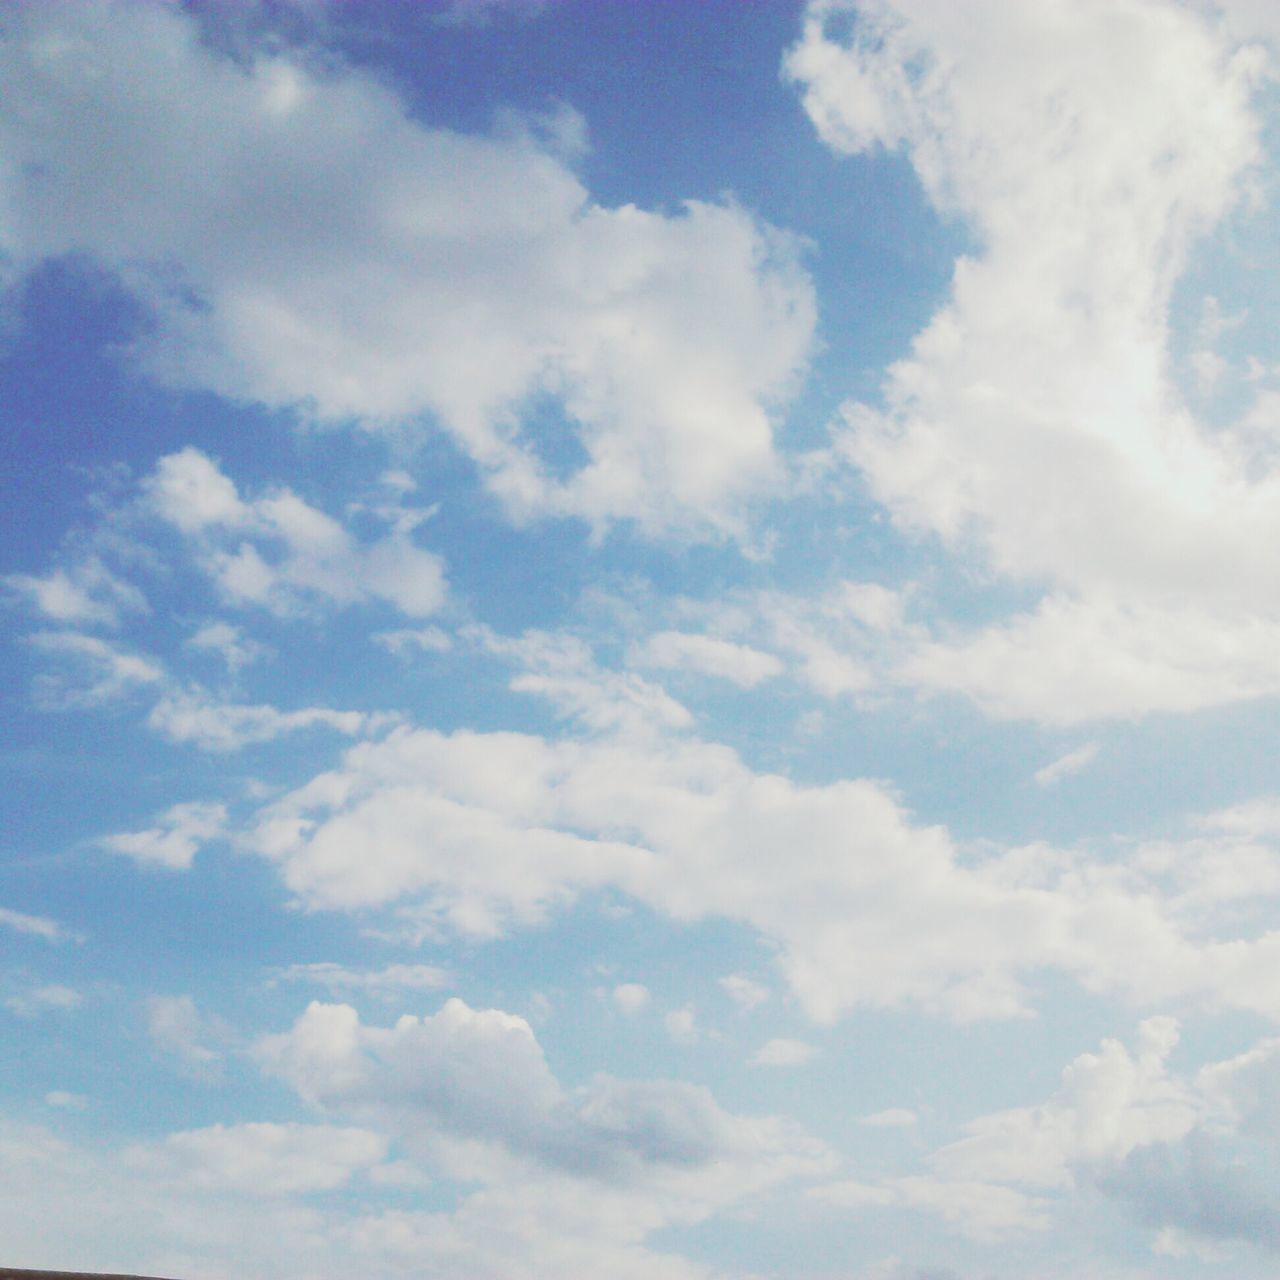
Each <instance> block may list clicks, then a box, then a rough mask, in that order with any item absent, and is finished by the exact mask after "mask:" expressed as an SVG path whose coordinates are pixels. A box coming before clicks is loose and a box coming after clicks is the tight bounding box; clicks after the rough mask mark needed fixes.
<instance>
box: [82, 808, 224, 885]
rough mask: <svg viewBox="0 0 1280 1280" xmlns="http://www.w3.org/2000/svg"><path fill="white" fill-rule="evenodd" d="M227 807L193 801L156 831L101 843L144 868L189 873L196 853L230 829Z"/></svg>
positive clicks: (121, 835)
mask: <svg viewBox="0 0 1280 1280" xmlns="http://www.w3.org/2000/svg"><path fill="white" fill-rule="evenodd" d="M226 823H227V807H226V805H222V804H208V803H203V802H200V801H193V802H190V803H187V804H176V805H174V806H173V808H171V809H170V810H169V811H168V812H167V813H165V814H164V815H163V816H162V817H161V818H160V820H159V822H158V823H157V824H156V825H155V826H154V827H148V828H147V829H146V830H145V831H125V832H120V833H119V834H117V835H112V836H104V837H103V838H102V839H101V840H100V841H99V842H98V843H99V844H101V845H102V846H103V847H104V848H106V849H110V850H111V851H112V852H113V853H123V854H126V855H127V856H128V857H130V858H133V859H134V860H135V861H137V862H140V863H143V864H148V863H149V864H151V865H155V866H161V867H167V868H168V869H169V870H171V871H185V870H186V869H187V868H188V867H190V866H191V863H192V860H193V859H194V858H195V856H196V853H197V852H198V851H199V850H200V849H201V848H202V847H203V845H204V844H205V843H207V842H208V841H210V840H216V839H218V838H219V837H220V836H221V835H222V834H223V832H224V831H225V829H226Z"/></svg>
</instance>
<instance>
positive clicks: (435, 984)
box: [276, 961, 449, 1000]
mask: <svg viewBox="0 0 1280 1280" xmlns="http://www.w3.org/2000/svg"><path fill="white" fill-rule="evenodd" d="M276 979H277V980H278V981H280V982H304V983H308V984H310V985H313V986H318V987H326V988H327V989H328V990H329V991H332V992H341V991H358V992H367V993H368V994H369V995H373V996H376V997H378V998H379V999H383V1000H390V999H394V998H396V997H399V996H401V995H403V994H405V993H406V992H416V991H436V990H438V989H439V988H440V987H443V986H446V985H447V984H448V982H449V973H448V971H447V970H445V969H441V968H440V967H439V966H438V965H432V964H389V965H387V966H386V967H385V968H383V969H352V968H349V967H347V966H346V965H341V964H335V963H333V962H332V961H317V962H313V963H311V964H291V965H289V966H288V968H286V969H282V970H281V971H280V972H279V974H277V975H276Z"/></svg>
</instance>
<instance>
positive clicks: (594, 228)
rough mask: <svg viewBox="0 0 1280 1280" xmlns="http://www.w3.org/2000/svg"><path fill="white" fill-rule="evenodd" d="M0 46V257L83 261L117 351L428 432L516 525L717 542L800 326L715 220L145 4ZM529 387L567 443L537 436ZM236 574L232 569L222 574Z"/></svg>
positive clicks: (548, 145) (193, 375) (730, 226)
mask: <svg viewBox="0 0 1280 1280" xmlns="http://www.w3.org/2000/svg"><path fill="white" fill-rule="evenodd" d="M8 25H9V27H10V29H11V30H10V34H9V38H8V39H7V40H6V42H5V44H4V46H3V48H2V49H0V84H2V85H3V86H4V89H3V94H4V100H3V105H4V111H3V112H2V113H0V119H2V120H3V121H4V127H3V133H2V134H0V144H2V145H3V147H4V150H5V152H6V154H7V155H8V156H10V158H11V163H10V164H9V165H8V166H6V170H5V175H6V176H5V181H4V187H5V189H4V203H5V207H6V210H7V215H6V219H5V222H4V225H3V227H2V228H0V243H2V244H3V248H4V251H5V254H6V256H7V257H8V259H9V261H10V264H11V268H10V269H11V270H14V269H16V270H21V269H23V268H25V267H29V266H32V265H34V264H36V263H38V262H40V261H41V260H43V259H46V258H49V257H53V256H57V255H64V254H71V253H80V254H87V255H90V256H91V257H92V258H93V259H95V260H96V261H97V262H99V263H101V264H103V265H105V266H106V267H108V268H109V269H111V270H112V271H114V272H116V273H117V274H118V276H119V277H120V278H121V279H122V280H123V281H124V282H125V283H126V284H127V285H128V286H129V287H130V288H131V289H132V290H133V291H134V292H135V293H136V294H137V295H138V296H139V297H140V298H142V299H143V300H145V302H146V303H147V304H148V305H149V307H150V309H151V311H152V313H153V315H154V317H155V321H156V329H155V332H154V334H153V335H152V336H151V337H149V338H147V339H146V340H145V341H143V342H141V343H140V346H139V351H138V354H139V356H140V358H141V359H142V360H143V361H144V363H145V365H146V366H147V367H148V368H149V369H150V370H151V371H152V372H153V373H156V374H158V375H159V376H162V377H165V378H168V379H170V380H172V381H176V382H180V383H182V384H185V385H196V386H201V387H207V388H210V389H213V390H215V391H217V392H219V393H220V394H222V395H225V396H228V397H230V398H232V399H235V400H241V401H243V400H253V401H258V402H260V403H263V404H267V405H271V406H280V407H290V408H295V409H298V410H300V411H303V412H306V413H310V414H313V415H316V416H319V417H321V418H324V419H328V420H333V421H346V420H356V421H359V422H361V423H363V424H365V425H376V424H380V423H405V422H410V421H414V420H418V419H422V418H424V417H426V418H430V419H431V420H433V421H435V422H438V423H439V424H440V426H441V427H442V428H443V429H444V430H446V431H447V432H448V433H449V434H450V436H451V437H452V438H453V439H454V440H455V441H456V442H457V444H458V445H459V446H460V447H461V448H462V449H463V450H464V451H465V452H466V453H467V454H468V455H469V456H470V457H471V458H473V459H474V460H475V462H476V463H477V464H478V465H479V467H480V468H481V470H482V472H483V474H484V475H485V476H486V478H487V480H488V483H489V484H490V486H491V488H492V489H493V490H494V491H495V492H496V493H497V494H498V495H500V497H501V498H502V500H503V501H504V502H505V503H506V504H507V506H508V508H509V509H510V510H511V511H512V512H513V513H514V514H517V515H528V514H530V513H535V512H564V513H570V514H576V515H580V516H583V517H585V518H586V519H588V520H590V521H592V522H593V523H595V524H597V525H598V524H601V523H603V522H606V521H608V520H611V519H614V518H618V517H630V518H634V519H635V520H636V521H638V522H640V524H642V525H643V526H645V527H647V528H650V529H652V530H661V529H667V528H672V527H676V528H682V529H691V528H699V527H700V528H703V529H705V528H706V527H708V526H709V527H710V528H711V529H713V530H721V531H724V530H729V529H733V528H737V527H739V525H740V517H741V511H742V504H743V503H744V501H745V500H746V499H748V498H749V497H750V496H751V495H752V494H754V493H756V492H759V491H760V490H761V489H762V488H764V487H766V486H768V485H770V484H772V483H774V482H775V481H776V480H777V479H778V477H779V475H780V469H779V463H778V459H777V457H776V456H775V452H774V447H773V440H772V421H771V413H772V410H773V407H774V405H775V404H776V403H777V401H778V400H779V398H780V397H782V396H784V395H785V394H786V393H787V392H788V390H789V388H790V387H791V385H792V383H793V382H794V381H795V379H796V377H797V375H798V374H799V372H800V371H801V369H802V368H803V365H804V362H805V360H806V357H807V353H808V350H809V346H810V341H811V337H812V332H813V327H814V315H815V306H814V300H813V293H812V289H811V286H810V284H809V281H808V279H807V277H806V275H805V274H804V272H803V270H802V269H801V267H800V266H799V263H798V246H797V244H796V243H795V242H793V241H792V240H791V239H790V238H788V237H787V236H786V235H784V234H783V233H781V232H779V231H777V230H775V229H773V228H770V227H768V226H765V225H763V224H761V223H759V222H757V221H756V220H755V219H753V218H752V217H751V216H750V215H749V214H748V213H746V212H745V211H743V210H742V209H740V208H739V207H737V206H736V205H734V204H732V203H725V204H705V203H698V202H691V203H689V204H687V205H686V206H685V207H684V208H683V209H682V210H681V211H680V212H678V213H676V214H674V215H667V214H662V213H650V212H646V211H644V210H641V209H638V208H635V207H633V206H625V207H622V208H617V209H609V208H604V207H602V206H600V205H597V204H595V203H593V202H592V201H591V199H590V197H589V195H588V193H587V191H586V190H585V189H584V188H583V186H582V184H581V183H580V181H579V180H578V178H577V176H576V175H575V174H574V172H573V170H572V169H571V168H570V167H569V164H568V163H567V162H566V160H565V159H564V158H563V156H562V155H561V154H560V153H559V150H558V144H557V143H556V142H555V140H554V139H545V138H540V137H539V136H538V134H537V131H536V130H535V129H534V128H532V127H527V128H519V127H517V128H514V129H511V130H508V131H506V132H498V133H494V134H491V135H471V134H462V133H455V132H450V131H447V130H444V129H436V128H432V127H430V126H429V125H427V124H424V123H422V122H421V121H419V120H417V119H415V118H414V117H412V116H411V115H410V114H409V113H408V111H407V108H406V104H405V103H404V102H403V101H402V100H401V99H400V98H399V97H398V96H397V95H396V94H395V93H394V92H392V91H391V89H389V88H388V87H387V86H386V85H385V84H383V83H382V82H380V81H379V80H377V79H376V78H374V77H373V76H371V75H368V74H365V73H362V72H360V71H356V70H353V69H349V68H345V67H339V66H335V65H334V64H333V63H332V60H330V61H329V62H328V63H327V64H326V63H325V62H324V61H323V60H322V59H321V58H320V57H319V56H309V55H308V54H306V53H305V52H296V53H284V52H278V51H277V52H265V51H263V50H261V49H251V50H248V51H246V53H245V57H244V59H243V60H241V61H235V60H232V59H231V58H229V57H225V56H222V55H220V54H218V53H216V52H215V51H214V50H213V49H212V48H211V47H210V46H209V45H207V44H202V43H201V42H200V40H199V38H198V34H197V30H196V27H195V25H194V23H192V22H191V21H190V20H189V19H187V18H185V17H184V16H183V15H182V14H181V13H180V11H178V10H175V9H172V8H168V7H164V6H133V5H111V4H108V3H106V2H105V0H103V2H102V3H95V4H88V3H86V4H82V5H77V6H75V7H63V6H58V7H53V8H48V7H44V6H32V7H29V8H24V9H20V10H18V11H16V12H15V14H14V15H13V18H12V20H11V22H10V23H9V24H8ZM548 398H549V399H550V400H551V402H553V403H554V404H555V405H556V406H557V412H559V413H561V414H563V417H564V419H565V421H566V423H567V425H568V428H569V437H570V439H571V440H572V442H573V445H572V448H571V449H570V450H569V452H570V454H571V455H572V456H571V457H570V458H569V460H568V461H567V462H566V460H565V459H563V458H560V457H557V456H556V446H555V445H554V444H553V443H552V442H549V441H546V440H541V439H540V438H539V434H540V433H539V430H538V428H537V426H536V425H535V423H536V421H537V417H538V414H537V408H538V402H539V401H545V400H546V399H548ZM244 572H245V573H248V572H249V567H248V566H245V567H244Z"/></svg>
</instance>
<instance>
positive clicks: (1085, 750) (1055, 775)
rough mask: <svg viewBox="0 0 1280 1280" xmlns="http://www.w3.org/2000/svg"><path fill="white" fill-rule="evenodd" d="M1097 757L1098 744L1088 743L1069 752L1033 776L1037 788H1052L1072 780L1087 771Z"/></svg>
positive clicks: (1042, 767)
mask: <svg viewBox="0 0 1280 1280" xmlns="http://www.w3.org/2000/svg"><path fill="white" fill-rule="evenodd" d="M1097 756H1098V744H1097V743H1096V742H1086V743H1085V744H1084V746H1083V747H1076V748H1075V750H1074V751H1068V752H1066V753H1065V754H1063V755H1060V756H1058V757H1057V759H1056V760H1050V761H1049V763H1048V764H1046V765H1042V766H1041V767H1040V768H1039V769H1037V770H1036V771H1035V773H1034V774H1032V775H1031V776H1032V777H1033V778H1034V779H1035V782H1036V785H1037V786H1041V787H1052V786H1054V785H1055V784H1056V783H1058V782H1060V781H1061V780H1062V779H1063V778H1070V777H1071V776H1072V775H1074V774H1077V773H1080V772H1081V771H1082V770H1084V769H1087V768H1088V767H1089V766H1090V765H1091V764H1092V763H1093V762H1094V760H1096V759H1097Z"/></svg>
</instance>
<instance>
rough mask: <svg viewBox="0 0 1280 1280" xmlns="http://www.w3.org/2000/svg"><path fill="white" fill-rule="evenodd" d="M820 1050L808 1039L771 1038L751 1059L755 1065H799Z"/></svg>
mask: <svg viewBox="0 0 1280 1280" xmlns="http://www.w3.org/2000/svg"><path fill="white" fill-rule="evenodd" d="M817 1052H818V1049H817V1046H816V1045H812V1044H809V1042H808V1041H806V1040H783V1039H776V1040H770V1041H768V1042H766V1043H765V1044H762V1045H761V1046H760V1048H758V1049H757V1050H756V1051H755V1053H753V1054H752V1055H751V1058H750V1059H749V1061H750V1063H751V1065H752V1066H753V1067H799V1066H803V1065H804V1063H806V1062H808V1061H809V1059H810V1058H812V1057H813V1056H814V1055H815V1054H816V1053H817Z"/></svg>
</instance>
